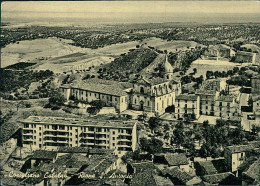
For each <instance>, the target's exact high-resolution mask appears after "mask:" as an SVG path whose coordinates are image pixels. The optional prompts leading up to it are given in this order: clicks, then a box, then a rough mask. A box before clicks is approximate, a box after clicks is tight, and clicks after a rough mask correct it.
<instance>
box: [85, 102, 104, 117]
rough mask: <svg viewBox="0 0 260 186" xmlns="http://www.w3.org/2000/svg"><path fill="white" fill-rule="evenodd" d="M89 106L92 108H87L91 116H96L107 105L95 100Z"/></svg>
mask: <svg viewBox="0 0 260 186" xmlns="http://www.w3.org/2000/svg"><path fill="white" fill-rule="evenodd" d="M89 104H90V105H91V107H88V108H87V112H88V113H89V114H91V115H96V114H97V113H98V112H99V111H100V110H101V109H102V108H103V107H104V106H106V103H105V102H104V101H102V100H93V101H91V102H90V103H89Z"/></svg>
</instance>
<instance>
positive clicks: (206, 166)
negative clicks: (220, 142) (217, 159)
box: [197, 161, 218, 175]
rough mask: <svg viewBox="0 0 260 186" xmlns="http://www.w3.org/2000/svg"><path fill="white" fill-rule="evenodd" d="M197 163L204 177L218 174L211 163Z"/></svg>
mask: <svg viewBox="0 0 260 186" xmlns="http://www.w3.org/2000/svg"><path fill="white" fill-rule="evenodd" d="M197 163H198V164H199V165H200V166H201V167H202V168H203V170H204V171H205V174H206V175H208V174H216V173H218V171H217V169H216V168H215V166H214V165H213V163H212V161H200V162H197Z"/></svg>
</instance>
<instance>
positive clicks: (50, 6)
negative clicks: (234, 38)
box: [1, 1, 260, 22]
mask: <svg viewBox="0 0 260 186" xmlns="http://www.w3.org/2000/svg"><path fill="white" fill-rule="evenodd" d="M1 12H2V16H1V17H2V18H11V17H12V18H20V17H28V18H32V17H35V18H36V17H40V18H44V17H46V18H52V17H57V18H64V17H70V18H73V17H74V18H75V17H77V18H98V17H102V18H104V17H110V18H113V17H114V18H118V17H120V16H122V17H123V16H125V17H136V16H141V15H145V16H146V17H149V16H152V17H156V16H158V17H160V16H171V15H173V14H179V15H183V16H184V17H185V16H193V15H194V14H198V15H199V14H200V15H203V16H207V15H209V14H259V15H260V1H259V2H257V1H236V2H235V1H47V2H44V1H22V2H21V1H19V2H18V1H17V2H13V1H12V2H10V1H9V2H3V3H2V6H1ZM259 19H260V16H259ZM259 22H260V21H259Z"/></svg>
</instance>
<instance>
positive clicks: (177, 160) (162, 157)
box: [153, 153, 190, 172]
mask: <svg viewBox="0 0 260 186" xmlns="http://www.w3.org/2000/svg"><path fill="white" fill-rule="evenodd" d="M153 162H154V163H157V164H166V165H168V167H171V168H173V167H178V168H180V169H183V170H185V171H186V172H189V169H190V166H189V161H188V158H187V157H186V155H185V154H184V153H165V154H155V155H154V158H153Z"/></svg>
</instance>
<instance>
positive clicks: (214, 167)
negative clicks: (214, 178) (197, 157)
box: [194, 159, 226, 176]
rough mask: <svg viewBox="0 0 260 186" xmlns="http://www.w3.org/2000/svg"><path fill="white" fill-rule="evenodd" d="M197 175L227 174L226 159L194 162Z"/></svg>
mask: <svg viewBox="0 0 260 186" xmlns="http://www.w3.org/2000/svg"><path fill="white" fill-rule="evenodd" d="M194 167H195V169H196V174H197V175H199V176H203V175H211V174H217V173H222V172H226V162H225V159H217V160H208V161H196V162H194Z"/></svg>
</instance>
